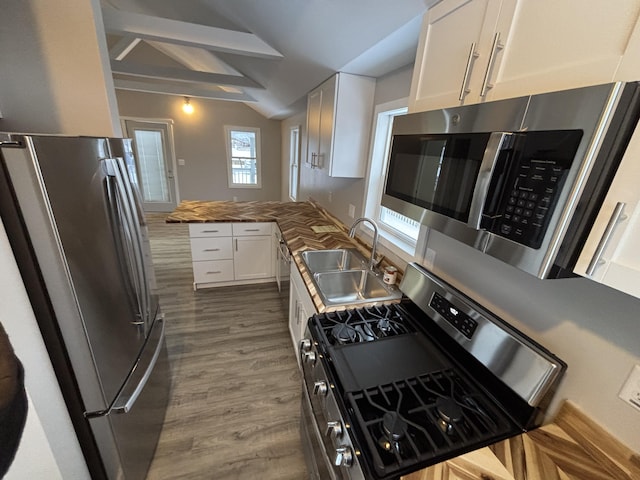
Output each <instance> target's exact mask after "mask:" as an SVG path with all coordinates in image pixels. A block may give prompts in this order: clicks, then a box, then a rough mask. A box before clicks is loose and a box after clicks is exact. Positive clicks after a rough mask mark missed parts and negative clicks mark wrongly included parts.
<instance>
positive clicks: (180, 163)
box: [178, 158, 184, 167]
mask: <svg viewBox="0 0 640 480" xmlns="http://www.w3.org/2000/svg"><path fill="white" fill-rule="evenodd" d="M178 165H180V166H181V167H183V166H184V158H179V159H178Z"/></svg>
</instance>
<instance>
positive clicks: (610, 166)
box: [382, 82, 640, 278]
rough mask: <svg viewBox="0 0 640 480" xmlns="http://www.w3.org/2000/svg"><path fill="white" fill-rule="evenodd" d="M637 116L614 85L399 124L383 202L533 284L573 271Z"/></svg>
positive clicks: (408, 118) (625, 86)
mask: <svg viewBox="0 0 640 480" xmlns="http://www.w3.org/2000/svg"><path fill="white" fill-rule="evenodd" d="M639 116H640V83H639V82H628V83H614V84H606V85H597V86H592V87H584V88H578V89H573V90H565V91H561V92H553V93H545V94H540V95H532V96H528V97H520V98H513V99H508V100H501V101H496V102H487V103H483V104H478V105H469V106H463V107H453V108H445V109H442V110H435V111H428V112H420V113H411V114H407V115H403V116H399V117H396V118H395V120H394V124H393V130H392V142H391V148H390V156H389V164H388V170H387V176H386V181H385V189H384V194H383V198H382V204H383V205H384V206H386V207H388V208H390V209H392V210H395V211H397V212H400V213H402V214H404V215H406V216H408V217H410V218H413V219H414V220H416V221H418V222H421V223H422V224H423V225H426V226H428V227H430V228H433V229H435V230H437V231H439V232H442V233H444V234H446V235H448V236H450V237H452V238H454V239H456V240H458V241H460V242H463V243H465V244H467V245H469V246H471V247H474V248H476V249H478V250H480V251H482V252H484V253H486V254H488V255H491V256H492V257H495V258H498V259H500V260H502V261H504V262H506V263H508V264H510V265H513V266H515V267H517V268H519V269H521V270H524V271H526V272H529V273H531V274H533V275H535V276H537V277H539V278H548V277H558V276H564V275H565V274H566V273H568V272H571V271H572V269H573V267H574V266H575V262H576V260H577V258H578V256H579V255H580V251H581V249H582V247H583V245H584V241H585V239H586V237H587V235H588V234H589V231H590V229H591V227H592V225H593V222H594V221H595V217H596V215H597V213H598V211H599V208H600V205H601V202H602V201H603V199H604V197H605V195H606V193H607V190H608V188H609V185H610V184H611V181H612V179H613V177H614V175H615V172H616V170H617V168H618V165H619V164H620V160H621V158H622V155H623V154H624V151H625V149H626V146H627V143H628V142H629V139H630V137H631V134H632V133H633V130H634V128H635V126H636V123H637V121H638V118H639Z"/></svg>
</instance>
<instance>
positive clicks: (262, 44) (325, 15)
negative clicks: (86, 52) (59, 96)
mask: <svg viewBox="0 0 640 480" xmlns="http://www.w3.org/2000/svg"><path fill="white" fill-rule="evenodd" d="M436 1H437V0H393V1H389V0H180V1H179V0H102V13H103V20H104V25H105V31H106V32H107V42H108V46H109V53H110V56H111V68H112V72H113V77H114V82H115V85H116V88H117V89H125V90H138V91H145V92H155V93H165V94H172V95H181V96H191V97H203V98H212V99H220V100H229V101H240V102H246V103H247V105H249V106H251V107H252V108H254V109H255V110H257V111H258V112H260V113H261V114H263V115H264V116H266V117H268V118H285V117H287V116H288V115H290V114H291V113H293V112H295V111H296V110H297V109H299V107H300V106H301V105H302V103H301V102H304V99H305V95H306V94H307V92H309V91H310V90H312V89H313V88H314V87H316V86H317V85H319V84H320V83H322V82H323V81H324V80H325V79H327V78H328V77H329V76H331V75H332V74H333V73H335V72H338V71H341V72H348V73H355V74H360V75H369V76H373V77H380V76H382V75H384V74H386V73H389V72H391V71H393V70H395V69H397V68H400V67H402V66H404V65H408V64H410V63H413V61H414V58H415V52H416V48H417V43H418V36H419V31H420V25H421V19H422V15H423V13H424V11H425V10H426V9H427V7H428V6H429V5H431V4H434V3H436Z"/></svg>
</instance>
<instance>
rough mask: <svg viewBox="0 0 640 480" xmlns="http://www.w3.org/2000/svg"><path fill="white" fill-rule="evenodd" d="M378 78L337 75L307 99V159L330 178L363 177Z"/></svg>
mask: <svg viewBox="0 0 640 480" xmlns="http://www.w3.org/2000/svg"><path fill="white" fill-rule="evenodd" d="M374 93H375V79H373V78H370V77H363V76H359V75H351V74H347V73H338V74H336V75H334V76H333V77H331V78H330V79H329V80H327V81H326V82H324V83H323V84H322V85H320V86H319V87H317V88H316V89H314V90H312V91H311V92H310V93H309V95H308V97H307V156H306V164H307V165H308V166H310V167H311V168H320V169H323V170H326V172H327V174H328V175H329V176H331V177H351V178H361V177H364V174H365V170H366V163H367V162H366V160H367V149H368V146H369V132H370V129H371V118H372V114H373V95H374Z"/></svg>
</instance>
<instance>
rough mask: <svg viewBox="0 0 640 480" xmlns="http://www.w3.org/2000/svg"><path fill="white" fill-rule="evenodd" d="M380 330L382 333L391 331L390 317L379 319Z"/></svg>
mask: <svg viewBox="0 0 640 480" xmlns="http://www.w3.org/2000/svg"><path fill="white" fill-rule="evenodd" d="M378 330H380V331H381V332H382V333H389V332H390V331H391V322H390V321H389V319H388V318H386V317H385V318H381V319H380V320H378Z"/></svg>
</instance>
